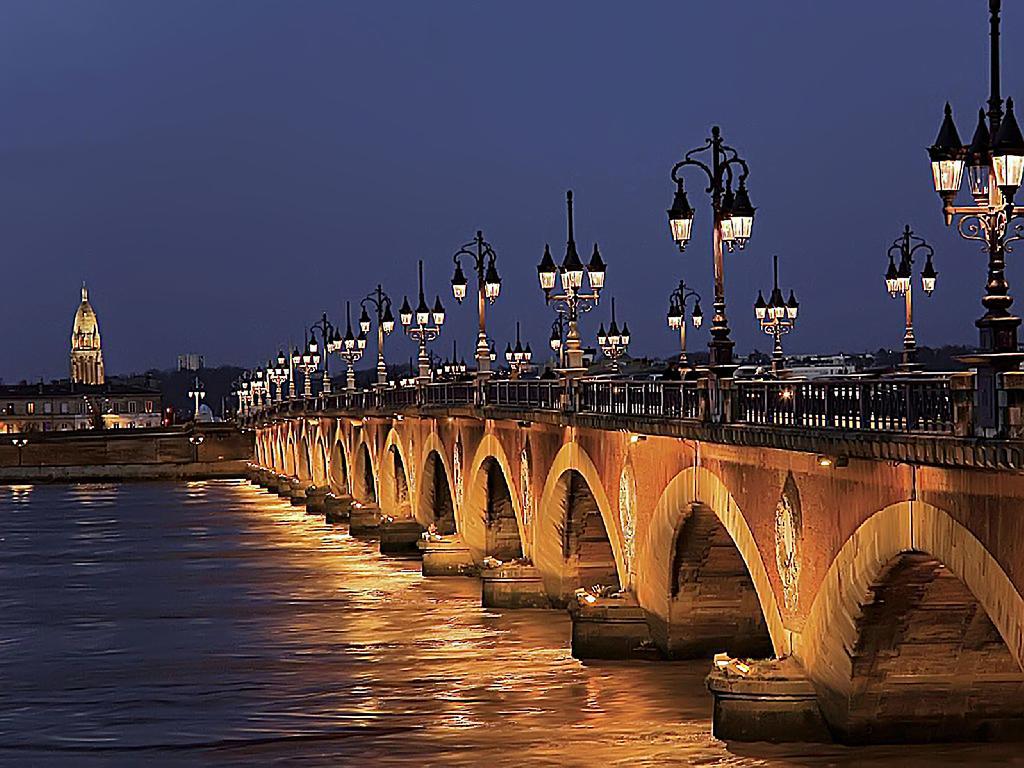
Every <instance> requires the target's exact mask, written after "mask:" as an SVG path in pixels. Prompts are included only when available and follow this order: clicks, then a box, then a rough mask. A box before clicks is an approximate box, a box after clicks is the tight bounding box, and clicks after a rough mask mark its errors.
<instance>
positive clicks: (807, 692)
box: [707, 659, 832, 743]
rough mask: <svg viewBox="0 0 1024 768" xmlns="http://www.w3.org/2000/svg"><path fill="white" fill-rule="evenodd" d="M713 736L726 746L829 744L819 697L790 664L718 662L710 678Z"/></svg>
mask: <svg viewBox="0 0 1024 768" xmlns="http://www.w3.org/2000/svg"><path fill="white" fill-rule="evenodd" d="M707 685H708V690H709V691H711V695H712V697H713V698H714V701H715V705H714V713H713V717H712V726H711V730H712V733H713V734H714V735H715V738H718V739H722V740H723V741H769V742H775V743H779V742H789V741H811V742H828V741H832V736H831V734H830V733H829V729H828V727H827V725H826V724H825V719H824V717H823V716H822V713H821V709H820V708H819V707H818V696H817V692H816V691H815V689H814V686H813V685H812V683H811V681H810V680H808V679H807V677H806V676H805V675H804V673H803V670H801V669H800V666H799V665H798V664H797V663H796V662H795V661H792V660H791V659H784V660H781V661H780V660H770V661H750V662H744V661H742V660H738V659H729V660H728V661H727V662H722V664H721V666H720V665H719V663H718V662H716V665H715V667H714V668H713V669H712V672H711V674H710V675H708V681H707Z"/></svg>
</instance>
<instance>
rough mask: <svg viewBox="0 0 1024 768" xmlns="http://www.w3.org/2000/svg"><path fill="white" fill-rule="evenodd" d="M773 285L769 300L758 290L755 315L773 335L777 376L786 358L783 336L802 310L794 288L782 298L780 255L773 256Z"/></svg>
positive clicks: (775, 373) (773, 367)
mask: <svg viewBox="0 0 1024 768" xmlns="http://www.w3.org/2000/svg"><path fill="white" fill-rule="evenodd" d="M772 268H773V275H774V277H773V285H772V292H771V294H770V295H769V298H768V301H767V302H766V301H765V300H764V294H762V293H761V291H758V292H757V301H756V302H755V303H754V316H755V317H756V318H757V321H758V322H759V323H760V324H761V330H762V331H764V332H765V333H767V334H768V335H769V336H771V337H772V339H773V340H774V343H773V345H772V373H773V374H774V375H776V376H778V375H779V372H780V371H781V370H782V367H783V362H784V358H783V355H782V337H783V336H785V335H786V334H787V333H789V332H790V331H792V330H793V328H794V326H796V316H797V314H798V312H799V311H800V302H798V301H797V300H796V294H794V293H793V291H792V289H791V290H790V291H789V299H788V300H787V299H784V298H782V290H781V289H780V288H779V257H778V256H773V257H772Z"/></svg>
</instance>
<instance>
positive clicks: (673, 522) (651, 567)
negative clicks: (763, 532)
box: [633, 467, 790, 656]
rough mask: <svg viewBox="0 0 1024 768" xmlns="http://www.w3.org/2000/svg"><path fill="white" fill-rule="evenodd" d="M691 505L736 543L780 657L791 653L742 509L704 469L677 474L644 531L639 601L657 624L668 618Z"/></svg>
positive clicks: (638, 570)
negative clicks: (680, 535) (678, 545)
mask: <svg viewBox="0 0 1024 768" xmlns="http://www.w3.org/2000/svg"><path fill="white" fill-rule="evenodd" d="M693 503H700V504H702V505H704V506H705V507H707V508H708V509H710V510H711V511H712V512H713V513H714V514H715V516H716V517H717V518H718V520H719V521H720V522H721V524H722V526H723V527H724V528H725V530H726V532H727V533H728V534H729V537H730V538H731V539H732V541H733V543H734V544H735V545H736V549H737V550H738V551H739V554H740V557H741V558H742V560H743V563H744V565H745V566H746V568H747V572H748V573H749V575H750V579H751V581H752V582H753V585H754V590H755V592H756V593H757V598H758V602H759V603H760V605H761V612H762V613H763V614H764V619H765V622H766V624H767V628H768V635H769V637H770V638H771V643H772V648H773V649H774V652H775V654H776V655H777V656H783V655H786V654H788V653H789V650H790V640H789V637H788V633H787V630H786V629H785V628H784V626H783V623H782V613H781V612H780V610H779V604H778V600H777V599H776V596H775V591H774V589H773V588H772V583H771V580H770V578H769V575H768V569H767V568H766V567H765V564H764V560H763V559H762V557H761V553H760V551H759V550H758V548H757V543H756V542H755V540H754V535H753V533H752V532H751V530H750V527H749V526H748V525H747V521H746V519H745V518H744V517H743V513H742V512H741V510H740V508H739V507H738V506H737V504H736V500H735V499H734V498H733V496H732V494H731V493H730V492H729V489H728V488H727V487H726V486H725V484H724V483H723V482H722V481H721V479H719V478H718V477H717V476H716V475H715V474H714V473H713V472H710V471H709V470H707V469H705V468H703V467H688V468H686V469H684V470H683V471H682V472H680V473H679V474H677V475H676V476H675V477H674V478H673V479H672V480H671V481H670V482H669V483H668V485H667V486H665V490H664V491H662V493H661V496H660V498H659V499H658V502H657V504H656V505H655V508H654V514H653V515H652V517H651V520H650V523H649V525H648V526H647V531H646V533H645V535H644V536H643V537H642V539H641V540H640V544H639V546H638V548H637V554H636V565H635V567H634V571H635V574H634V577H633V582H634V585H635V590H636V597H637V601H638V602H639V603H640V606H641V607H642V608H644V610H645V611H647V612H648V613H649V614H651V616H652V618H653V620H654V621H655V622H659V621H660V622H664V623H666V624H667V623H668V622H669V620H670V600H671V593H672V589H671V578H672V576H671V569H672V563H673V556H674V547H675V542H676V535H677V532H678V530H679V527H680V525H681V524H682V522H683V521H684V519H685V518H686V516H687V515H688V513H689V511H690V507H691V505H692V504H693Z"/></svg>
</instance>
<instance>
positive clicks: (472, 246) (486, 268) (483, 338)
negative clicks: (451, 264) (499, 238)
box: [452, 230, 501, 379]
mask: <svg viewBox="0 0 1024 768" xmlns="http://www.w3.org/2000/svg"><path fill="white" fill-rule="evenodd" d="M462 257H466V258H467V259H468V260H469V263H470V268H471V269H473V270H475V271H476V283H477V302H476V303H477V315H478V319H479V324H480V329H479V332H478V333H477V339H476V375H477V378H480V379H486V378H487V377H488V376H490V372H491V348H490V345H489V344H488V342H487V322H486V317H485V311H486V310H485V308H486V306H487V304H488V303H491V304H493V303H494V302H495V300H496V299H497V298H498V294H499V293H501V278H500V277H498V270H497V267H496V266H495V262H496V261H497V259H498V254H496V253H495V252H494V248H493V247H492V246H491V244H490V243H488V242H487V241H486V240H484V233H483V232H481V231H479V230H478V231H477V233H476V238H475V239H474V240H473V241H472V242H469V243H466V244H465V245H463V246H462V247H461V248H459V250H458V251H456V252H455V255H454V256H453V257H452V258H453V259H454V261H455V276H454V277H452V293H453V294H454V295H455V301H457V302H458V303H459V304H461V303H462V300H463V299H464V298H466V288H467V286H468V282H467V280H466V275H465V273H464V272H463V271H462V261H461V259H462Z"/></svg>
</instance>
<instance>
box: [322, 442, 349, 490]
mask: <svg viewBox="0 0 1024 768" xmlns="http://www.w3.org/2000/svg"><path fill="white" fill-rule="evenodd" d="M351 472H352V461H351V455H350V454H349V451H348V445H347V442H346V439H345V433H344V432H343V431H342V430H341V429H340V428H339V429H337V430H335V432H334V437H333V439H332V440H331V451H330V453H329V454H328V455H327V481H328V484H329V485H330V488H331V492H332V493H334V494H337V495H341V496H350V495H351V494H352V474H351Z"/></svg>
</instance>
